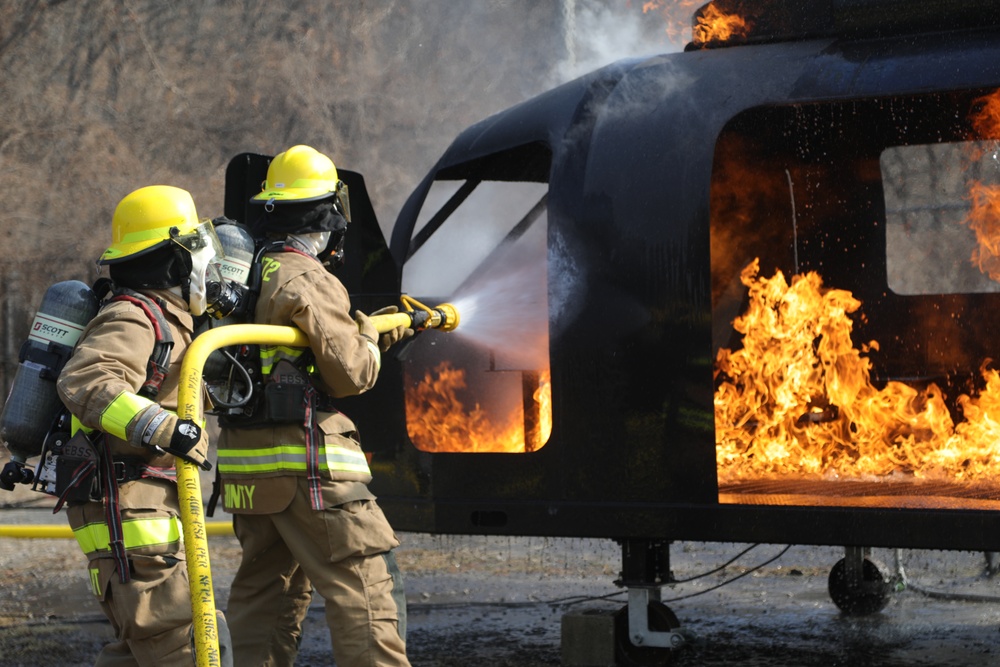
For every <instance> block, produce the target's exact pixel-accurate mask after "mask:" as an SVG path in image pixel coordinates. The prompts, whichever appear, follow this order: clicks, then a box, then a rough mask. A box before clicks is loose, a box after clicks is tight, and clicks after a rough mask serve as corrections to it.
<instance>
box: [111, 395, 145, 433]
mask: <svg viewBox="0 0 1000 667" xmlns="http://www.w3.org/2000/svg"><path fill="white" fill-rule="evenodd" d="M151 405H153V401H151V400H149V399H148V398H143V397H142V396H139V395H138V394H133V393H132V392H130V391H123V392H122V393H120V394H118V396H116V397H115V400H113V401H111V402H110V403H108V407H106V408H104V412H102V413H101V430H102V431H104V432H105V433H110V434H111V435H113V436H115V437H116V438H121V439H122V440H128V435H127V432H128V425H129V422H131V421H132V420H133V419H134V418H135V416H136V415H137V414H139V413H140V412H142V411H143V410H145V409H146V408H148V407H149V406H151Z"/></svg>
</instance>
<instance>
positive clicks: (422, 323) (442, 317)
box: [371, 294, 459, 333]
mask: <svg viewBox="0 0 1000 667" xmlns="http://www.w3.org/2000/svg"><path fill="white" fill-rule="evenodd" d="M400 301H402V302H403V306H404V307H406V308H407V310H401V311H399V312H398V313H393V314H391V315H375V316H374V317H372V318H371V319H372V323H373V324H374V325H375V328H376V329H377V330H378V332H379V333H385V332H387V331H392V330H393V329H395V328H396V327H409V328H410V329H416V330H418V331H419V330H422V329H440V330H441V331H454V330H455V327H457V326H458V321H459V317H458V310H457V309H456V308H455V306H453V305H451V304H450V303H442V304H441V305H439V306H436V307H434V308H428V307H427V306H425V305H424V304H422V303H420V302H419V301H417V300H416V299H414V298H413V297H411V296H407V295H406V294H404V295H402V296H401V297H400Z"/></svg>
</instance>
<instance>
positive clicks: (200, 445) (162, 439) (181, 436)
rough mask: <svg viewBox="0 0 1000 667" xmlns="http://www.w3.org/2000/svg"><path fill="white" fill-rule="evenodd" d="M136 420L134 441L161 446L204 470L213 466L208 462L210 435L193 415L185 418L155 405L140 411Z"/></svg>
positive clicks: (139, 444) (131, 436)
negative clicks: (192, 418)
mask: <svg viewBox="0 0 1000 667" xmlns="http://www.w3.org/2000/svg"><path fill="white" fill-rule="evenodd" d="M133 423H134V428H132V430H131V431H132V432H131V434H130V436H129V443H130V444H132V445H135V446H138V447H149V448H151V449H160V450H162V451H165V452H167V453H168V454H173V455H174V456H178V457H180V458H182V459H184V460H185V461H189V462H191V463H193V464H195V465H196V466H198V467H199V468H202V469H203V470H211V469H212V464H211V463H209V462H208V438H206V437H205V434H204V433H203V432H202V429H201V427H200V426H198V425H197V424H195V423H194V422H193V421H191V420H190V419H181V418H180V417H178V416H177V415H175V414H174V413H173V412H170V411H169V410H164V409H163V408H161V407H160V406H158V405H151V406H149V407H148V408H146V409H145V410H143V411H142V412H140V413H139V414H138V415H137V416H136V419H135V420H134V422H133Z"/></svg>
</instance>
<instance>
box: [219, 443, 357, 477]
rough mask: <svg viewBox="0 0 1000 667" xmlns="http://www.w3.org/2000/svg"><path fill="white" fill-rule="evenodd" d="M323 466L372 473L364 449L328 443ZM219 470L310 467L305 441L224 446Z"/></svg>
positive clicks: (245, 471)
mask: <svg viewBox="0 0 1000 667" xmlns="http://www.w3.org/2000/svg"><path fill="white" fill-rule="evenodd" d="M323 449H324V454H325V456H324V460H323V461H320V470H328V471H330V472H356V473H362V474H368V475H370V474H371V470H370V469H369V468H368V459H367V457H366V456H365V454H364V452H361V451H358V450H355V449H349V448H347V447H342V446H340V445H326V446H325V447H324V448H323ZM218 465H219V472H220V473H223V474H231V475H250V474H254V473H268V472H304V471H305V470H306V446H305V445H276V446H274V447H262V448H260V449H228V448H227V449H220V450H219V458H218Z"/></svg>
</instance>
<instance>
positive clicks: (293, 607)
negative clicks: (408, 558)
mask: <svg viewBox="0 0 1000 667" xmlns="http://www.w3.org/2000/svg"><path fill="white" fill-rule="evenodd" d="M233 526H234V528H235V532H236V536H237V538H239V541H240V544H241V546H242V548H243V556H242V560H241V562H240V566H239V569H238V571H237V573H236V576H235V578H234V579H233V583H232V588H231V591H230V596H229V605H228V609H227V611H226V617H227V619H228V622H229V629H230V632H231V633H232V641H233V647H234V653H233V656H234V663H235V664H236V665H240V666H241V667H242V666H247V667H250V666H258V665H260V666H263V665H269V666H270V665H274V666H287V665H293V664H294V663H295V656H296V654H297V653H298V648H299V644H300V642H301V626H302V621H303V620H304V618H305V616H306V612H307V611H308V608H309V603H310V600H311V598H312V590H313V589H315V590H316V592H318V593H319V594H320V595H321V596H323V598H324V600H325V607H326V622H327V625H328V626H329V629H330V640H331V644H332V646H333V657H334V659H335V660H336V662H337V665H338V667H375V666H376V665H377V666H378V667H393V666H400V667H408V665H409V664H410V663H409V660H408V659H407V658H406V645H405V640H404V637H405V632H406V626H405V624H406V620H405V619H406V606H405V605H406V602H405V598H404V595H403V587H402V579H401V576H400V574H399V570H398V568H397V567H396V564H395V557H394V555H393V553H392V551H391V548H392V547H393V546H395V545H396V544H397V541H396V539H395V535H394V534H393V532H392V529H391V527H390V526H389V523H388V521H387V520H386V518H385V516H384V515H383V514H382V510H381V509H380V508H379V507H378V505H377V504H376V502H375V501H374V500H357V501H351V502H348V503H344V504H342V505H338V506H335V507H328V508H326V509H324V510H314V509H312V507H311V505H310V501H309V497H308V493H307V491H306V488H305V486H304V485H300V487H299V489H298V492H297V493H296V494H295V498H294V499H293V500H292V502H291V504H290V505H289V506H288V507H287V508H286V509H285V510H283V511H281V512H278V513H275V514H236V515H234V517H233Z"/></svg>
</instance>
